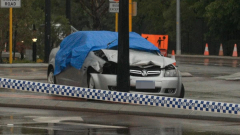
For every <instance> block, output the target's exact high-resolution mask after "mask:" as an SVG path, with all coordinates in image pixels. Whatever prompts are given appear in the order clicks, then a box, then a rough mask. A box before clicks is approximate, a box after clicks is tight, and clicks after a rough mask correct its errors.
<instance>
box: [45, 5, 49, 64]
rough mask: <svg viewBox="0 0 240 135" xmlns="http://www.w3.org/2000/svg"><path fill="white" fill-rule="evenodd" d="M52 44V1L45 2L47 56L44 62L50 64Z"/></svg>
mask: <svg viewBox="0 0 240 135" xmlns="http://www.w3.org/2000/svg"><path fill="white" fill-rule="evenodd" d="M50 43H51V0H45V49H44V50H45V53H44V54H45V56H44V62H45V63H48V61H49V54H50Z"/></svg>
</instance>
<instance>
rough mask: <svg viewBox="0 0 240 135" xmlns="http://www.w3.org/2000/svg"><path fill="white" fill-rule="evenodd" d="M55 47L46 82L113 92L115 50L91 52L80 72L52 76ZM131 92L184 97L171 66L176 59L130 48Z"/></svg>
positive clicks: (66, 70)
mask: <svg viewBox="0 0 240 135" xmlns="http://www.w3.org/2000/svg"><path fill="white" fill-rule="evenodd" d="M59 49H60V47H58V48H54V49H53V50H52V51H51V53H50V57H49V66H48V72H47V73H48V82H49V83H54V84H61V85H70V86H78V87H85V88H91V89H102V90H111V91H116V90H117V89H116V88H117V83H116V82H117V80H116V79H117V56H118V51H117V50H116V49H100V50H96V51H91V52H90V53H89V54H88V55H87V57H86V59H85V61H84V63H83V65H82V68H81V69H80V70H78V69H76V68H74V67H71V66H68V67H67V68H66V69H65V70H64V71H62V72H61V73H59V74H57V75H54V69H55V57H56V53H57V52H58V50H59ZM129 62H130V63H129V65H130V71H129V72H130V92H131V93H140V94H148V95H159V96H170V97H178V98H183V97H184V93H185V90H184V86H183V83H182V79H181V74H180V71H179V70H178V69H177V67H176V66H174V65H173V63H174V62H175V60H173V59H171V58H168V57H164V56H162V55H160V54H159V53H152V52H147V51H139V50H133V49H130V51H129Z"/></svg>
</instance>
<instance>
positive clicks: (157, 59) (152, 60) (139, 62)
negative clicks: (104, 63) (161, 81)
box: [102, 49, 176, 67]
mask: <svg viewBox="0 0 240 135" xmlns="http://www.w3.org/2000/svg"><path fill="white" fill-rule="evenodd" d="M102 51H103V52H104V54H105V55H106V57H107V59H108V61H112V62H115V63H117V58H118V51H117V50H110V49H102ZM175 62H176V61H175V60H174V59H171V58H168V57H163V56H160V55H157V54H153V53H150V52H144V51H137V50H132V49H130V50H129V65H130V66H143V65H157V66H161V67H165V66H166V65H169V64H172V63H175Z"/></svg>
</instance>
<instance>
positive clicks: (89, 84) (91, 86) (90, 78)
mask: <svg viewBox="0 0 240 135" xmlns="http://www.w3.org/2000/svg"><path fill="white" fill-rule="evenodd" d="M88 88H90V89H95V84H94V81H93V77H92V76H91V75H90V76H89V78H88Z"/></svg>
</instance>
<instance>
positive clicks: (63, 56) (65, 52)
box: [54, 31, 160, 75]
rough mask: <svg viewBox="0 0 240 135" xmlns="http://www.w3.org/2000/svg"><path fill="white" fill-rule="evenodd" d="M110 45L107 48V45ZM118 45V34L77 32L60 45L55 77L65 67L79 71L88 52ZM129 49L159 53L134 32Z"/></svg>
mask: <svg viewBox="0 0 240 135" xmlns="http://www.w3.org/2000/svg"><path fill="white" fill-rule="evenodd" d="M109 43H111V44H110V45H109V47H108V44H109ZM117 45H118V32H111V31H79V32H75V33H73V34H71V35H69V36H67V37H66V38H64V39H63V41H62V42H61V44H60V49H59V51H58V52H57V54H56V58H55V71H54V74H55V75H57V74H59V73H60V72H61V71H63V70H64V69H65V68H66V67H67V66H73V67H74V68H76V69H81V67H82V65H83V63H84V60H85V58H86V57H87V55H88V53H89V52H90V51H95V50H99V49H106V48H111V47H115V46H117ZM129 48H131V49H137V50H143V51H158V52H160V51H159V49H158V48H157V47H156V46H154V45H153V44H152V43H150V42H149V41H147V40H146V39H144V38H143V37H141V36H140V35H139V34H137V33H135V32H130V33H129Z"/></svg>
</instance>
